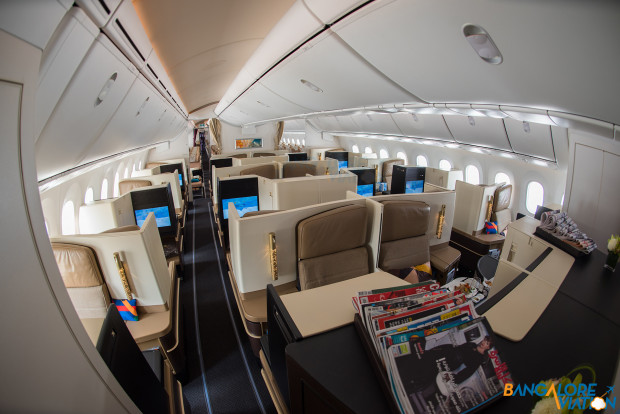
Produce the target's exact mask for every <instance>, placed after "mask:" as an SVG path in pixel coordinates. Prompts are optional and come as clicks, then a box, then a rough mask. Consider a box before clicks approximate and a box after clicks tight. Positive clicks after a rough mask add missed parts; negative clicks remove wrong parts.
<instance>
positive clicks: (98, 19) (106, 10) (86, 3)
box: [76, 0, 122, 27]
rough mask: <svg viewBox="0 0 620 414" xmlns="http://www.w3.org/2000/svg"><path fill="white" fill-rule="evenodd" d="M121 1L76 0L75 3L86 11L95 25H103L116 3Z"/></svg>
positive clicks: (116, 5) (108, 18) (114, 8)
mask: <svg viewBox="0 0 620 414" xmlns="http://www.w3.org/2000/svg"><path fill="white" fill-rule="evenodd" d="M121 1H122V0H99V1H92V0H76V3H77V4H78V6H80V8H82V9H84V11H86V14H88V15H89V16H90V18H91V19H93V21H94V22H95V23H96V24H97V26H99V27H103V26H105V25H106V23H107V22H108V20H110V17H111V16H112V13H114V11H115V10H116V8H117V7H118V5H119V4H121Z"/></svg>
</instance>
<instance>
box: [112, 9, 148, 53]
mask: <svg viewBox="0 0 620 414" xmlns="http://www.w3.org/2000/svg"><path fill="white" fill-rule="evenodd" d="M116 24H117V25H118V28H119V29H121V32H123V34H124V35H125V37H126V38H127V41H128V42H129V43H130V44H131V46H132V47H133V49H134V50H135V51H136V53H137V54H138V56H140V59H142V61H143V62H144V61H145V60H146V59H144V56H142V53H140V50H138V47H137V46H136V44H135V43H134V42H133V40H131V37H130V36H129V34H127V31H126V30H125V28H124V27H123V25H122V24H121V22H120V21H119V20H118V19H116Z"/></svg>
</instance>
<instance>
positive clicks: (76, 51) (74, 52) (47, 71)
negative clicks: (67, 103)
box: [35, 7, 99, 137]
mask: <svg viewBox="0 0 620 414" xmlns="http://www.w3.org/2000/svg"><path fill="white" fill-rule="evenodd" d="M98 34H99V29H97V26H95V24H94V23H93V22H92V21H91V20H90V19H89V18H88V16H87V15H86V14H85V13H84V11H82V10H81V9H80V8H78V7H73V8H71V10H69V11H68V12H67V14H66V15H65V17H64V18H63V20H62V21H61V22H60V24H59V26H58V28H57V29H56V33H55V35H54V37H53V39H52V41H51V42H49V43H48V45H47V47H46V48H45V50H44V52H43V56H42V59H41V67H40V69H39V85H38V87H37V99H36V100H35V137H38V136H39V135H40V134H41V130H42V129H43V127H44V126H45V123H46V122H47V120H48V119H49V117H50V115H51V113H52V111H53V110H54V107H55V106H56V103H57V102H58V101H59V100H60V97H61V96H62V93H63V92H64V90H65V88H66V87H67V85H68V84H69V81H71V78H72V77H73V74H74V73H75V71H76V70H77V68H78V66H79V65H80V63H81V62H82V59H83V58H84V56H85V55H86V52H88V50H89V49H90V47H91V45H92V44H93V42H94V41H95V37H96V36H97V35H98Z"/></svg>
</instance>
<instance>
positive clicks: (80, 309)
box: [67, 285, 111, 319]
mask: <svg viewBox="0 0 620 414" xmlns="http://www.w3.org/2000/svg"><path fill="white" fill-rule="evenodd" d="M67 292H69V297H70V298H71V302H72V303H73V306H74V307H75V311H76V312H77V314H78V316H79V317H80V319H84V318H105V316H106V312H107V310H108V306H110V303H111V301H110V294H109V293H108V289H107V287H106V285H100V286H93V287H82V288H67Z"/></svg>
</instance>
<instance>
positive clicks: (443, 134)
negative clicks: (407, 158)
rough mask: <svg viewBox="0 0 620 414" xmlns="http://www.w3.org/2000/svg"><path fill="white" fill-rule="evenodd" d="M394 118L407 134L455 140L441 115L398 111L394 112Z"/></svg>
mask: <svg viewBox="0 0 620 414" xmlns="http://www.w3.org/2000/svg"><path fill="white" fill-rule="evenodd" d="M392 119H393V120H394V122H395V123H396V125H398V128H400V130H401V131H402V133H403V134H405V135H408V136H413V137H422V138H433V139H441V140H445V141H452V142H454V138H453V137H452V134H451V133H450V130H449V129H448V127H447V126H446V123H445V122H444V120H443V117H441V116H438V115H425V114H410V113H398V114H393V115H392Z"/></svg>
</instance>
